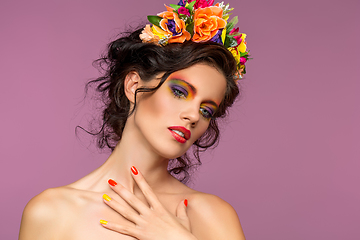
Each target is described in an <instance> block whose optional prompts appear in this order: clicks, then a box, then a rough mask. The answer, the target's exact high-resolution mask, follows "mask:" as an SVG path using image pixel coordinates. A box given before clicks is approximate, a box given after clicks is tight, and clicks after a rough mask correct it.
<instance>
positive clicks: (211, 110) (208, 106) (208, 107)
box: [200, 103, 216, 118]
mask: <svg viewBox="0 0 360 240" xmlns="http://www.w3.org/2000/svg"><path fill="white" fill-rule="evenodd" d="M200 109H205V110H206V111H208V112H209V114H210V116H205V115H204V116H205V117H206V118H211V117H213V116H214V113H215V112H216V107H214V106H213V105H212V104H209V103H203V104H201V105H200Z"/></svg>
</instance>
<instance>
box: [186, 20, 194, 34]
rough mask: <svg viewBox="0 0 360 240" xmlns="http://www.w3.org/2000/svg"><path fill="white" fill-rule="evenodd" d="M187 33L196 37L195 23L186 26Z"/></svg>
mask: <svg viewBox="0 0 360 240" xmlns="http://www.w3.org/2000/svg"><path fill="white" fill-rule="evenodd" d="M186 31H188V32H189V33H190V34H191V37H192V36H193V35H194V22H192V23H190V24H189V25H187V26H186Z"/></svg>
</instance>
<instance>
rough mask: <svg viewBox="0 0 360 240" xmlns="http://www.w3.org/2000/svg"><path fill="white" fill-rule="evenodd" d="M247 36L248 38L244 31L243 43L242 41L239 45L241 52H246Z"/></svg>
mask: <svg viewBox="0 0 360 240" xmlns="http://www.w3.org/2000/svg"><path fill="white" fill-rule="evenodd" d="M245 38H246V34H245V33H243V34H242V35H241V39H242V41H241V43H240V44H239V46H238V50H239V52H241V53H244V52H246V42H245Z"/></svg>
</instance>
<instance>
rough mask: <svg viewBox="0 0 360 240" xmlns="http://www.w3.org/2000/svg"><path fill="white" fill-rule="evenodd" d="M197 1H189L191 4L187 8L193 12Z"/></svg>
mask: <svg viewBox="0 0 360 240" xmlns="http://www.w3.org/2000/svg"><path fill="white" fill-rule="evenodd" d="M195 3H196V1H193V2H191V3H189V5H188V6H187V7H186V8H187V9H189V11H190V12H192V11H193V9H194V5H195Z"/></svg>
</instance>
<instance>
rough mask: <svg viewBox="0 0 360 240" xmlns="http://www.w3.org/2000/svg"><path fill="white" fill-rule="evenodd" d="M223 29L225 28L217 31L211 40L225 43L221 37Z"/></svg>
mask: <svg viewBox="0 0 360 240" xmlns="http://www.w3.org/2000/svg"><path fill="white" fill-rule="evenodd" d="M222 31H223V29H220V30H219V31H218V32H217V33H216V35H215V36H214V37H213V38H212V39H210V41H212V42H216V43H219V44H221V45H223V42H222V39H221V35H222Z"/></svg>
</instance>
